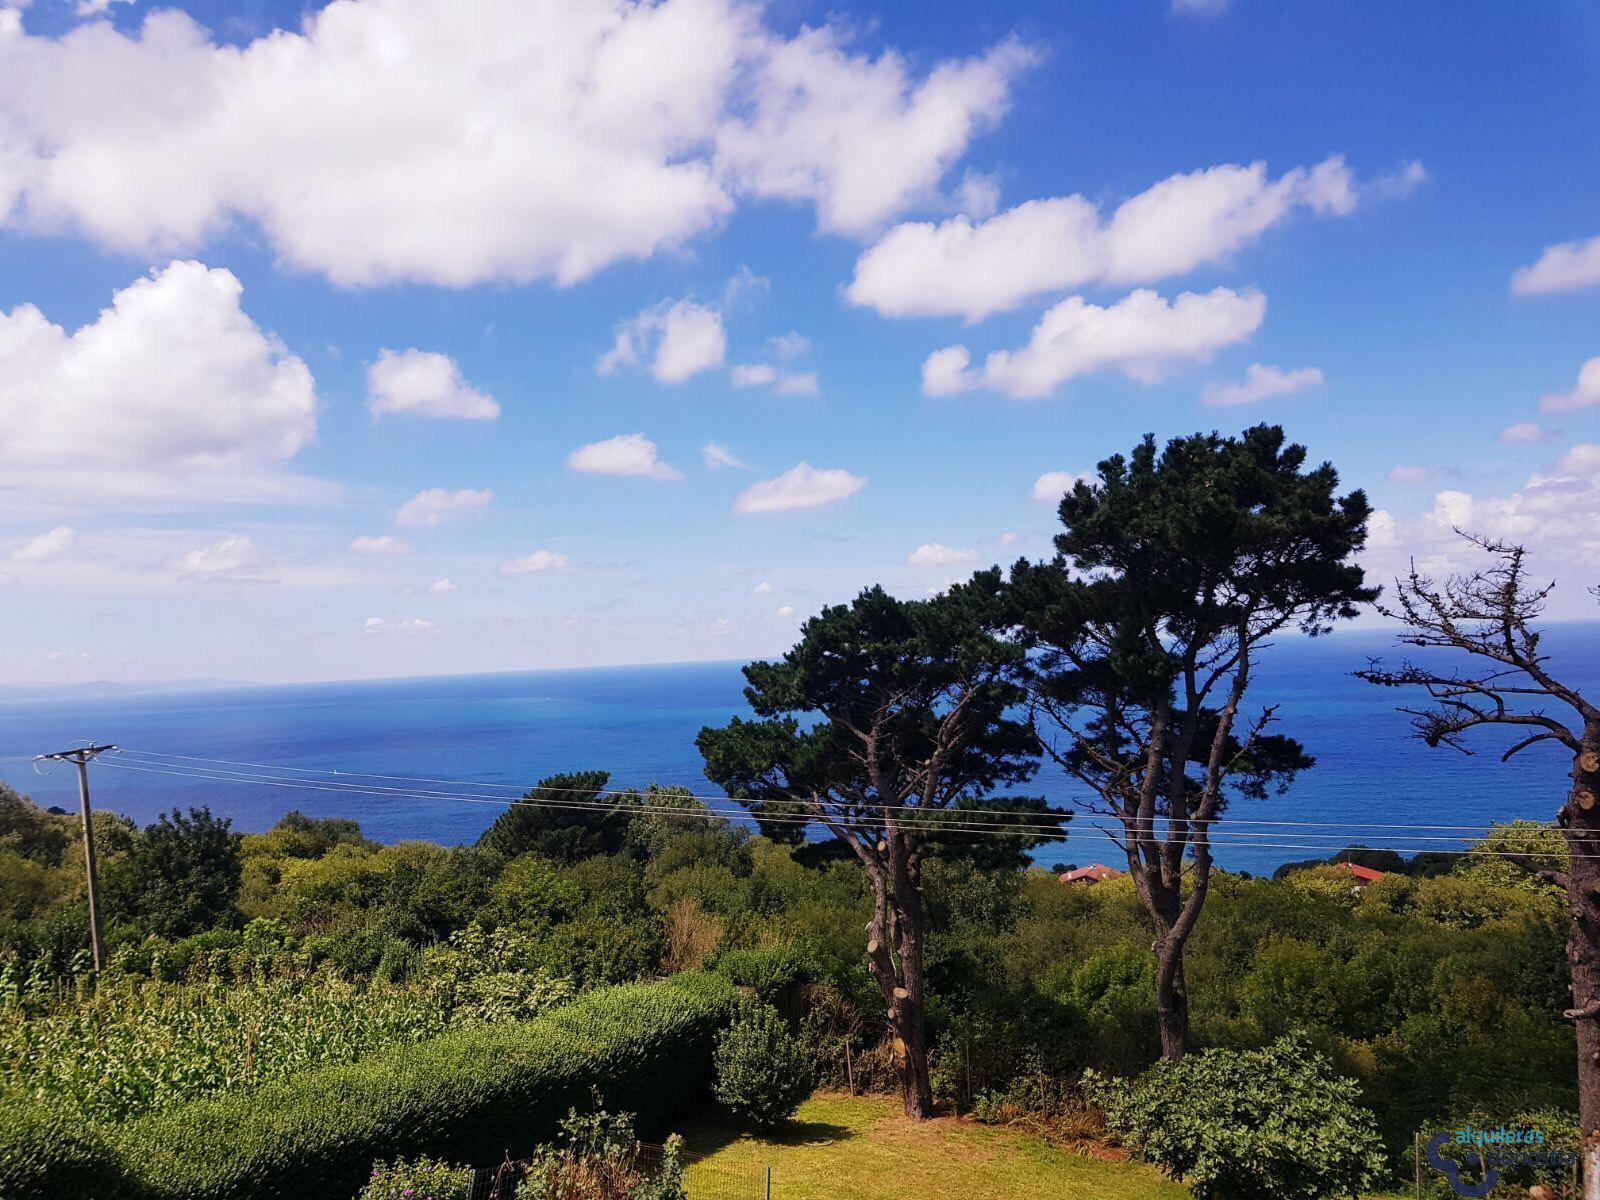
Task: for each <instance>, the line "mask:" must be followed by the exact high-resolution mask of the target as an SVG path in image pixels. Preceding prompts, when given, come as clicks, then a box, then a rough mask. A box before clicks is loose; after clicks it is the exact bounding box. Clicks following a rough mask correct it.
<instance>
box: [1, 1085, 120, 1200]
mask: <svg viewBox="0 0 1600 1200" xmlns="http://www.w3.org/2000/svg"><path fill="white" fill-rule="evenodd" d="M125 1190H126V1180H125V1178H124V1176H123V1173H122V1168H121V1166H120V1165H119V1163H118V1162H117V1156H116V1153H115V1152H114V1151H113V1149H112V1147H111V1146H110V1145H109V1144H107V1143H106V1141H105V1139H104V1138H103V1137H101V1136H100V1130H99V1129H98V1127H96V1126H92V1125H91V1126H87V1127H86V1126H85V1124H84V1122H83V1120H82V1119H81V1118H76V1117H72V1116H69V1115H67V1114H65V1113H62V1112H58V1111H57V1110H55V1109H53V1108H47V1107H45V1106H43V1105H39V1104H29V1103H16V1104H4V1105H0V1198H3V1200H67V1198H68V1197H73V1198H76V1197H84V1198H85V1200H87V1198H88V1197H91V1196H92V1197H100V1196H115V1195H119V1194H121V1193H122V1192H123V1191H125Z"/></svg>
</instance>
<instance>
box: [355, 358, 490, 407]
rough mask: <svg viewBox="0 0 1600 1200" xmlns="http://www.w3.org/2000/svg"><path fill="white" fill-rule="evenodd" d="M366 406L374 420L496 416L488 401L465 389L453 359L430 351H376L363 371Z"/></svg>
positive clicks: (480, 394)
mask: <svg viewBox="0 0 1600 1200" xmlns="http://www.w3.org/2000/svg"><path fill="white" fill-rule="evenodd" d="M367 407H368V408H369V409H370V410H371V411H372V415H373V416H375V417H377V416H382V415H384V414H385V413H403V414H406V415H409V416H414V417H435V418H441V419H448V418H456V419H459V420H465V421H492V420H494V419H495V418H496V417H498V416H499V415H500V406H499V405H498V404H496V403H495V402H494V400H493V399H492V398H490V397H489V396H487V395H485V394H484V393H483V392H480V391H478V390H477V389H475V388H471V387H468V386H467V384H466V381H465V380H463V379H462V378H461V368H460V367H458V366H457V365H456V363H455V360H454V359H452V358H450V356H449V355H447V354H437V353H435V352H433V351H431V350H400V351H394V350H380V351H379V352H378V361H377V362H375V363H373V364H372V365H371V366H369V367H368V368H367Z"/></svg>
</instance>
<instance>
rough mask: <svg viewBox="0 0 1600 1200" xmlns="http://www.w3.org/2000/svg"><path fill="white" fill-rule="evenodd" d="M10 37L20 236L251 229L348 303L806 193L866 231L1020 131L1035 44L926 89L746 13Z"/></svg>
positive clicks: (667, 246) (588, 267)
mask: <svg viewBox="0 0 1600 1200" xmlns="http://www.w3.org/2000/svg"><path fill="white" fill-rule="evenodd" d="M7 26H8V27H7V28H6V29H5V32H4V36H0V130H3V131H4V135H3V142H4V146H5V155H4V161H5V162H6V163H7V164H8V169H7V171H6V173H5V175H4V176H0V222H5V221H7V220H8V219H9V223H10V224H12V225H14V226H17V227H20V228H22V229H25V230H40V231H49V232H57V231H61V230H75V231H78V232H81V233H83V234H84V235H86V236H88V237H90V238H92V239H93V240H94V241H95V242H96V243H98V244H99V245H101V246H104V247H107V248H110V249H113V250H116V251H119V252H126V253H140V254H148V253H149V252H151V251H152V250H154V249H171V248H176V247H194V246H198V245H201V244H203V243H204V242H206V241H208V240H211V239H213V238H216V237H218V236H220V235H222V234H224V233H225V232H227V231H228V230H229V229H230V228H232V227H234V226H236V225H239V224H241V223H244V224H246V225H248V226H251V227H253V228H254V229H255V230H259V232H260V234H261V235H262V236H263V237H264V239H265V240H266V242H267V243H268V244H269V245H270V246H271V248H272V249H273V250H274V251H275V253H276V255H277V257H278V258H279V259H280V260H281V261H282V262H283V263H285V264H286V265H288V266H289V267H291V268H294V269H297V270H304V271H314V272H318V273H321V274H323V275H326V276H327V277H328V278H330V279H332V280H334V281H335V282H337V283H339V284H342V285H357V286H362V285H373V284H381V283H387V282H393V281H398V280H415V281H422V282H427V283H434V284H442V285H445V286H450V287H464V286H468V285H472V284H478V283H483V282H487V281H496V280H499V281H514V282H527V281H532V280H542V279H548V280H553V281H554V282H556V283H558V284H562V285H566V284H571V283H574V282H576V281H578V280H581V279H585V278H587V277H589V276H591V275H593V274H594V273H595V272H597V271H599V270H601V269H603V268H605V267H606V266H608V265H610V264H612V263H615V262H618V261H625V260H638V259H645V258H649V257H650V256H652V255H654V254H656V253H658V252H661V251H664V250H671V249H674V248H677V247H680V246H682V245H683V244H685V243H686V242H687V241H689V240H690V239H692V238H694V237H695V236H697V235H699V234H702V233H704V232H705V231H707V230H709V229H711V228H713V227H714V226H716V225H717V224H718V223H719V222H720V221H722V220H723V219H724V218H725V217H727V216H728V215H729V214H730V213H731V212H732V211H734V209H735V207H736V206H737V205H739V204H741V203H746V202H749V201H752V200H755V199H758V198H763V197H770V198H782V199H790V200H798V201H804V202H806V203H809V204H811V205H813V206H814V207H815V210H816V213H817V221H818V224H819V225H820V226H821V227H822V228H823V229H825V230H836V231H844V232H849V233H855V232H859V231H862V230H866V229H870V228H873V227H875V226H876V225H878V224H880V223H882V222H885V221H888V220H892V219H894V218H895V217H896V216H898V215H900V214H901V213H902V212H903V211H905V209H906V208H907V206H909V205H911V204H913V203H915V202H917V201H918V200H920V199H922V198H923V197H925V196H926V195H928V194H929V193H930V192H932V191H933V190H934V189H935V188H936V186H937V184H938V183H939V181H940V179H941V177H942V175H943V173H944V172H945V170H946V169H947V168H948V167H949V166H950V165H951V164H952V163H953V162H954V161H955V160H956V159H957V158H959V157H960V155H961V154H962V153H963V152H964V151H965V150H966V148H967V146H968V144H969V142H970V140H971V138H972V137H973V135H974V134H976V133H977V132H979V131H981V130H982V129H984V128H986V127H988V126H989V125H990V124H992V123H993V122H994V121H995V120H996V119H997V118H998V117H999V115H1000V114H1001V113H1002V112H1003V111H1004V109H1005V107H1006V104H1007V102H1008V99H1009V93H1010V86H1011V83H1012V80H1013V79H1014V78H1015V76H1016V75H1017V73H1018V72H1019V71H1020V70H1022V69H1023V68H1024V67H1025V66H1026V65H1027V63H1028V61H1030V55H1029V53H1028V52H1027V51H1026V50H1024V49H1022V48H1020V47H1019V46H1017V45H1016V44H1014V43H1010V42H1007V43H1004V44H1002V45H1001V46H999V47H997V48H995V49H993V50H991V51H989V52H987V53H984V54H981V55H979V56H977V57H975V58H969V59H950V60H942V61H941V60H935V61H933V62H931V63H930V64H929V65H928V66H927V67H926V69H921V68H913V67H912V66H910V65H909V64H908V63H907V62H906V61H905V60H904V59H903V58H902V57H901V56H900V55H899V54H898V53H896V52H894V51H892V50H889V51H885V52H884V53H882V54H881V55H879V56H878V57H876V58H872V57H869V56H866V55H861V54H855V53H852V52H851V51H850V49H849V48H848V47H847V45H846V44H845V39H844V36H843V35H842V34H841V33H840V32H839V31H838V30H836V29H834V28H832V27H824V28H821V29H805V30H802V31H801V32H800V33H798V34H796V35H794V36H792V37H789V36H785V35H783V34H781V33H778V32H775V31H773V30H771V29H768V28H767V27H766V26H765V24H764V14H763V12H762V9H761V8H760V6H758V5H756V4H751V3H742V2H740V0H661V2H660V3H652V4H643V3H632V2H628V0H545V2H543V3H540V4H537V5H529V4H526V3H523V2H521V0H480V2H478V3H475V4H474V5H473V6H472V9H471V12H470V16H468V15H464V11H463V9H462V7H461V5H459V4H457V3H453V2H451V0H345V2H343V3H338V4H330V5H327V6H324V7H321V8H318V9H315V10H313V11H312V12H311V13H310V14H309V15H308V16H306V17H305V18H304V20H303V22H302V24H301V25H300V27H299V29H298V30H273V31H271V32H270V33H267V34H265V35H263V36H261V37H258V38H256V39H254V40H251V41H247V42H244V43H243V44H234V43H232V42H230V41H228V40H224V39H220V38H215V37H213V36H212V35H211V34H210V33H208V32H207V31H206V30H205V29H203V28H202V27H201V26H200V25H199V24H197V23H196V22H195V21H194V20H193V19H192V18H191V17H189V16H187V15H185V14H184V13H182V12H179V11H176V10H172V9H161V10H157V11H154V12H151V13H150V14H149V15H148V16H146V17H145V19H144V20H143V22H142V23H141V24H140V25H139V26H138V27H137V28H136V29H134V30H132V31H130V32H126V33H124V32H121V31H119V30H116V29H113V28H112V27H111V26H110V25H108V24H106V23H104V22H95V23H93V24H90V25H86V26H83V27H80V28H78V29H75V30H72V31H70V32H68V33H67V34H65V35H64V36H61V37H59V38H51V37H48V36H43V35H33V34H30V33H27V32H24V31H23V30H22V28H21V24H20V22H17V21H11V22H9V23H7Z"/></svg>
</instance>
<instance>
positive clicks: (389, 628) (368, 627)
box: [361, 617, 439, 637]
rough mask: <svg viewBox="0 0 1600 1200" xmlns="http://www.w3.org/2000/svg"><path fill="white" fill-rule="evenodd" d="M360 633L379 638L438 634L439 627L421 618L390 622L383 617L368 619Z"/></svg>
mask: <svg viewBox="0 0 1600 1200" xmlns="http://www.w3.org/2000/svg"><path fill="white" fill-rule="evenodd" d="M361 632H362V634H363V635H364V636H366V637H380V636H382V635H384V634H391V633H400V634H406V633H410V634H434V633H438V632H439V627H438V626H437V625H435V624H434V623H433V622H432V621H426V620H423V618H421V617H408V618H406V619H405V620H401V621H390V620H387V619H386V618H384V617H368V618H367V619H366V620H365V621H364V622H362V625H361Z"/></svg>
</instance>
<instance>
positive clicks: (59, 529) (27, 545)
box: [11, 525, 78, 563]
mask: <svg viewBox="0 0 1600 1200" xmlns="http://www.w3.org/2000/svg"><path fill="white" fill-rule="evenodd" d="M77 540H78V535H77V532H76V531H75V530H74V529H73V528H72V526H70V525H57V526H56V527H55V528H54V529H51V530H49V531H47V532H45V533H41V534H39V535H38V536H37V537H33V538H29V539H28V540H27V541H25V542H23V543H22V545H20V546H18V547H17V548H16V549H14V550H13V551H12V552H11V559H12V561H13V562H24V563H40V562H49V561H50V560H51V559H53V558H60V557H61V556H62V555H64V554H65V553H66V552H67V551H68V550H71V549H72V544H73V543H74V542H75V541H77Z"/></svg>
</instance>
